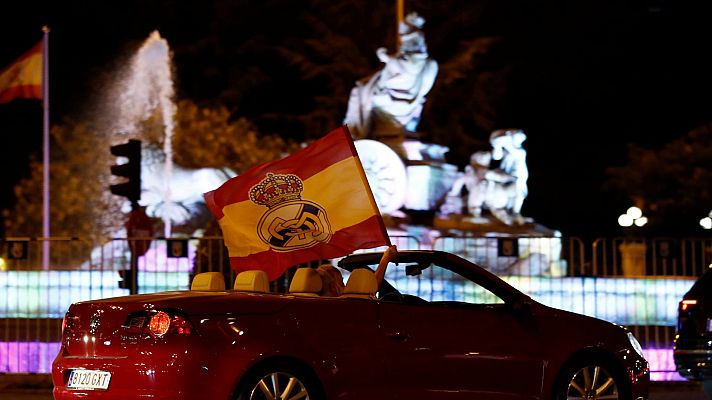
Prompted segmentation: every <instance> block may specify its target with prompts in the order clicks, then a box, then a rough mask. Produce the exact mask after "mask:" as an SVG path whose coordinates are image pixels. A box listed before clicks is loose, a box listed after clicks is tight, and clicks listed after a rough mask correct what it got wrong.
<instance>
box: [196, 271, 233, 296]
mask: <svg viewBox="0 0 712 400" xmlns="http://www.w3.org/2000/svg"><path fill="white" fill-rule="evenodd" d="M190 290H207V291H218V290H225V278H224V277H223V274H222V273H221V272H201V273H199V274H197V275H195V277H194V278H193V283H192V284H191V285H190Z"/></svg>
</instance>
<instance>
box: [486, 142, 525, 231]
mask: <svg viewBox="0 0 712 400" xmlns="http://www.w3.org/2000/svg"><path fill="white" fill-rule="evenodd" d="M526 139H527V135H525V134H524V132H522V131H521V130H519V129H500V130H496V131H494V132H492V134H491V135H490V144H491V145H492V158H493V159H495V160H500V163H499V170H500V171H501V172H503V173H504V174H506V175H507V176H509V177H510V178H511V180H512V182H513V184H514V188H515V195H514V198H513V199H512V200H511V202H510V203H509V205H508V207H507V208H508V209H509V210H510V214H511V215H512V217H513V218H514V219H515V221H516V222H518V223H520V224H521V223H523V222H524V219H523V217H522V214H521V211H522V204H523V203H524V199H525V198H526V197H527V193H528V189H527V179H528V178H529V170H528V169H527V162H526V158H527V151H526V150H524V148H523V147H522V143H523V142H524V141H525V140H526Z"/></svg>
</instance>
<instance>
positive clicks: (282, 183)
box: [250, 172, 304, 208]
mask: <svg viewBox="0 0 712 400" xmlns="http://www.w3.org/2000/svg"><path fill="white" fill-rule="evenodd" d="M303 189H304V184H303V183H302V180H301V179H299V177H298V176H296V175H294V174H273V173H270V172H268V173H267V177H266V178H264V179H262V181H260V183H258V184H256V185H255V186H253V187H252V188H251V189H250V200H252V202H253V203H255V204H259V205H263V206H267V207H268V208H272V207H274V206H275V205H277V204H279V203H283V202H285V201H292V200H300V199H301V198H302V190H303Z"/></svg>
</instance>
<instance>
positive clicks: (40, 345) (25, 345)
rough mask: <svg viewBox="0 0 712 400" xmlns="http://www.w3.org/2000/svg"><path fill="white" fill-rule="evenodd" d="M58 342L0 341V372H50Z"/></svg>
mask: <svg viewBox="0 0 712 400" xmlns="http://www.w3.org/2000/svg"><path fill="white" fill-rule="evenodd" d="M59 347H60V343H59V342H49V343H48V342H0V373H15V374H17V373H20V374H25V373H39V374H49V373H50V372H52V361H54V358H55V357H57V353H59Z"/></svg>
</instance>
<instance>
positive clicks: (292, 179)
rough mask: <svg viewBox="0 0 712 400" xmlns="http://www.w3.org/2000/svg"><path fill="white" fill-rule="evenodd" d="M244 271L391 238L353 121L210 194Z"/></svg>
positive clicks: (273, 273) (338, 253)
mask: <svg viewBox="0 0 712 400" xmlns="http://www.w3.org/2000/svg"><path fill="white" fill-rule="evenodd" d="M204 197H205V201H206V203H207V204H208V207H209V208H210V210H211V211H212V213H213V215H214V216H215V218H216V219H217V220H218V222H219V224H220V227H221V228H222V231H223V237H224V240H225V245H226V246H227V248H228V252H229V254H230V264H231V266H232V268H233V269H234V270H235V271H237V272H240V271H246V270H250V269H261V270H265V271H267V273H268V274H269V277H270V280H274V279H276V278H278V277H279V276H280V275H282V273H284V271H285V270H286V269H287V268H289V267H290V266H293V265H297V264H301V263H304V262H308V261H315V260H320V259H329V258H336V257H342V256H346V255H348V254H350V253H351V252H353V251H354V250H356V249H365V248H373V247H378V246H386V245H389V244H390V239H389V238H388V235H387V234H386V229H385V225H384V224H383V219H382V218H381V214H380V213H379V211H378V207H377V206H376V202H375V200H374V199H373V194H372V193H371V189H370V188H369V186H368V181H367V180H366V175H365V173H364V171H363V167H362V166H361V161H360V160H359V158H358V154H357V153H356V149H355V147H354V144H353V141H352V140H351V134H350V133H349V131H348V128H347V127H346V126H342V127H341V128H339V129H336V130H335V131H333V132H331V133H329V134H328V135H326V136H324V137H323V138H321V139H319V140H317V141H315V142H313V143H312V144H311V145H309V146H308V147H305V148H303V149H301V150H299V151H297V152H296V153H294V154H292V155H291V156H289V157H286V158H283V159H281V160H278V161H273V162H270V163H267V164H262V165H258V166H256V167H253V168H251V169H249V170H248V171H246V172H244V173H243V174H241V175H239V176H237V177H235V178H232V179H230V180H228V181H227V182H225V183H224V184H223V185H222V186H221V187H219V188H218V189H216V190H214V191H212V192H208V193H205V195H204Z"/></svg>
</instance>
